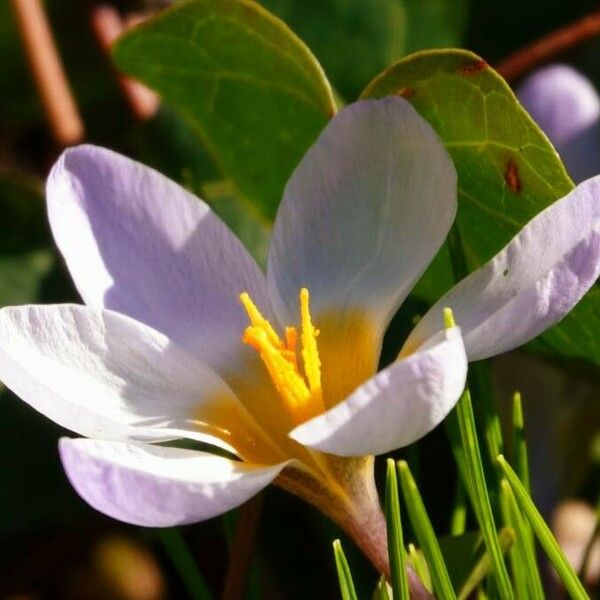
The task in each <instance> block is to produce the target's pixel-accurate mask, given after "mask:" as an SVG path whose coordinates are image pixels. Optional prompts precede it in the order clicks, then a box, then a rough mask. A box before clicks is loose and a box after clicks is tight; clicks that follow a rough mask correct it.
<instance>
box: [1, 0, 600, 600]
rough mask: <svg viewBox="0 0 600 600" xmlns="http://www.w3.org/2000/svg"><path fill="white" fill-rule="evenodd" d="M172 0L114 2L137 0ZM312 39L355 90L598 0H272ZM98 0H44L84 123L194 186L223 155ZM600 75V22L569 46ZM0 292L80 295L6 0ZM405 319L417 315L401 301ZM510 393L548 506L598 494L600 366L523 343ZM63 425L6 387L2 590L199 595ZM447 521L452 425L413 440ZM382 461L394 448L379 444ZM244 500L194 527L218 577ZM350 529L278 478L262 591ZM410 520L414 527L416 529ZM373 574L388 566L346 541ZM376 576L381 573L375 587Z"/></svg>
mask: <svg viewBox="0 0 600 600" xmlns="http://www.w3.org/2000/svg"><path fill="white" fill-rule="evenodd" d="M162 4H167V3H165V2H124V1H123V2H116V1H115V2H112V5H113V6H114V7H116V8H117V9H118V10H119V11H121V13H122V14H123V15H125V14H128V13H131V12H134V11H136V12H139V11H147V10H151V9H156V8H157V7H159V5H162ZM263 4H264V5H265V6H266V7H267V8H268V9H269V10H271V11H273V12H275V13H276V14H278V15H279V16H281V17H282V18H283V19H284V20H286V22H287V23H288V24H289V25H290V26H291V27H292V29H294V31H296V33H298V34H299V35H300V37H302V38H303V39H304V40H305V41H306V42H307V44H308V45H309V46H310V47H311V48H312V49H313V51H314V52H315V54H316V55H317V57H318V58H319V59H320V61H321V62H322V64H323V66H324V68H325V71H326V72H327V74H328V76H329V78H330V80H331V81H332V83H333V84H334V86H335V88H336V91H337V92H338V93H339V95H340V97H341V98H343V99H344V100H346V101H351V100H353V99H354V98H355V97H356V96H357V95H358V94H359V93H360V90H361V89H362V88H363V87H364V86H365V85H366V84H367V83H368V82H369V80H370V79H371V78H372V77H373V76H374V75H376V74H377V73H378V72H379V71H380V70H381V69H383V68H384V67H386V66H388V65H389V64H390V63H391V62H393V60H395V59H398V58H401V57H402V56H404V55H405V54H407V53H410V52H413V51H416V50H419V49H423V48H428V47H443V46H460V47H465V48H469V49H471V50H474V51H475V52H476V53H478V54H480V55H481V56H482V57H484V58H485V59H486V60H487V61H488V62H490V63H491V64H492V65H493V64H495V63H497V62H498V61H500V60H501V59H503V58H505V57H506V56H508V55H509V54H511V53H512V52H513V51H515V50H517V49H519V48H520V47H522V46H523V45H525V44H528V43H530V42H532V41H534V40H536V39H537V38H539V37H540V36H543V35H544V34H547V33H548V32H550V31H552V30H554V29H556V28H558V27H561V26H564V25H565V24H567V23H569V22H571V21H573V20H575V19H578V18H580V17H582V16H584V15H586V14H588V13H590V12H591V11H594V10H598V9H600V3H597V2H591V1H589V0H570V2H564V0H502V1H498V0H470V1H469V0H404V2H401V0H389V1H386V0H266V1H265V2H264V3H263ZM94 6H95V5H94V3H92V2H86V1H85V0H48V1H47V2H46V8H47V11H48V15H49V19H50V23H51V25H52V28H53V31H54V35H55V36H56V42H57V45H58V48H59V51H60V55H61V57H62V59H63V61H64V65H65V69H66V73H67V76H68V80H69V82H70V84H71V85H72V88H73V92H74V95H75V98H76V101H77V105H78V107H79V110H80V112H81V115H82V118H83V122H84V124H85V129H86V134H85V139H86V140H87V141H90V142H93V143H95V144H100V145H105V146H108V147H111V148H114V149H117V150H119V151H121V152H123V153H125V154H127V155H130V156H133V157H135V158H137V159H139V160H141V161H143V162H146V163H148V164H151V165H153V166H155V167H157V168H158V169H160V170H161V171H163V172H164V173H166V174H168V175H170V176H171V177H173V178H175V179H177V180H179V181H181V182H183V183H184V184H186V185H188V186H189V187H192V188H193V189H196V190H198V189H200V187H201V186H202V185H203V184H205V183H206V182H207V181H210V179H211V178H214V177H215V168H214V166H213V165H212V164H211V162H210V159H209V158H208V157H207V155H205V154H204V153H203V151H202V150H201V149H200V148H199V147H198V142H197V140H196V138H195V137H193V135H192V133H191V132H190V131H189V130H188V129H187V128H186V126H185V124H184V123H183V122H182V121H181V120H179V118H178V116H177V115H176V114H175V113H174V112H173V111H172V110H171V109H170V108H169V107H168V106H163V107H161V108H160V109H159V111H158V112H157V113H156V115H155V116H154V117H152V118H151V119H149V120H145V121H141V120H139V119H136V118H135V117H134V116H133V114H132V111H131V107H130V105H129V104H128V102H127V101H125V100H124V98H123V95H122V93H121V90H120V89H119V86H118V84H117V82H116V78H115V74H114V71H113V67H112V66H111V64H110V61H109V58H108V57H107V54H106V52H104V51H103V49H102V48H101V45H100V44H99V43H98V41H97V38H96V37H95V35H94V33H93V31H92V28H91V26H90V13H91V10H92V9H93V8H94ZM559 58H560V60H561V61H564V62H568V63H570V64H572V65H574V66H576V67H577V68H579V69H580V70H582V71H583V72H584V73H585V74H587V75H588V76H589V77H590V78H591V79H592V81H594V83H596V84H598V85H600V39H599V40H597V41H594V40H592V41H589V42H586V43H583V44H581V45H579V46H577V47H576V48H575V49H573V50H571V51H569V52H568V53H567V54H563V55H561V56H560V57H559ZM0 81H2V89H1V93H0V305H10V304H21V303H29V302H44V303H50V302H64V301H78V298H77V296H76V293H75V291H74V290H73V288H72V286H71V284H70V281H69V278H68V275H67V274H66V272H65V269H64V267H63V265H62V263H61V261H60V259H59V258H58V256H57V254H56V252H55V250H54V248H53V246H52V242H51V239H50V236H49V232H48V228H47V225H46V221H45V212H44V206H43V191H42V190H43V180H44V177H45V175H46V173H47V171H48V169H49V167H50V165H51V164H52V163H53V161H54V160H55V159H56V158H57V156H58V154H59V153H60V151H61V146H60V144H59V143H57V141H56V140H55V138H54V137H53V135H52V134H51V131H50V130H49V128H48V124H47V121H46V119H45V116H44V111H43V109H42V105H41V103H40V100H39V96H38V94H37V91H36V88H35V86H34V84H33V81H32V77H31V74H30V70H29V68H28V65H27V62H26V59H25V55H24V52H23V44H22V41H21V39H20V37H19V34H18V30H17V28H16V25H15V20H14V17H13V14H12V12H11V4H10V2H7V1H3V2H1V3H0ZM394 327H395V328H396V329H395V331H394V334H395V335H396V334H401V332H402V331H404V330H405V329H406V324H405V323H403V320H402V314H401V315H400V316H399V317H398V319H396V321H395V324H394ZM492 373H493V378H494V382H495V389H496V400H497V401H498V403H499V405H500V407H503V406H505V405H506V401H507V400H508V398H509V397H510V395H511V393H512V391H513V390H514V389H516V388H518V389H520V390H522V392H523V397H524V407H525V416H526V423H527V430H528V435H529V443H530V448H531V462H532V475H533V484H534V494H535V496H536V500H537V501H538V503H539V505H540V506H541V508H542V510H543V511H544V514H545V515H546V516H548V517H549V516H550V515H551V512H552V511H553V510H554V509H555V507H556V505H557V502H558V501H559V499H562V498H578V499H581V500H584V501H586V502H588V503H592V504H593V503H594V502H595V500H596V497H595V495H596V494H597V492H598V482H599V469H600V467H599V465H600V462H599V461H600V456H599V455H600V448H598V446H599V444H598V442H596V445H595V447H596V456H594V454H593V452H591V451H590V448H592V449H593V448H594V444H593V443H592V442H591V440H593V438H594V436H598V434H599V430H600V403H599V399H600V394H599V389H600V388H599V385H598V384H599V373H598V371H597V369H593V368H588V367H585V366H581V365H567V364H564V363H561V364H552V363H550V362H547V361H544V360H542V359H541V358H538V357H535V356H530V355H526V354H524V353H513V354H511V355H508V356H504V357H500V358H499V359H497V360H496V361H495V362H494V363H493V365H492ZM65 433H67V432H64V431H61V430H59V429H58V428H57V427H56V426H55V425H53V424H52V423H51V422H50V421H48V420H46V419H45V418H43V417H41V416H40V415H38V414H37V413H35V412H34V411H33V410H32V409H30V408H29V407H28V406H26V405H25V404H23V403H21V402H20V401H19V400H17V399H16V398H14V397H13V396H12V395H11V394H9V393H8V392H6V391H5V390H4V391H2V393H1V396H0V599H9V598H10V599H11V600H17V599H19V600H26V599H28V600H29V599H30V600H37V599H40V600H41V599H47V598H48V599H49V598H64V599H80V598H81V599H85V598H90V599H94V598H116V599H124V600H126V599H131V600H151V599H160V598H185V597H188V592H187V590H186V588H185V584H184V579H185V577H182V575H181V573H180V572H178V571H177V569H176V568H175V567H174V563H173V560H172V558H173V554H174V553H175V554H177V552H178V551H179V545H178V539H177V538H176V537H175V538H173V537H170V536H169V535H168V534H165V533H164V532H157V531H148V530H139V529H136V528H133V527H128V526H125V525H122V524H120V523H117V522H115V521H112V520H110V519H108V518H105V517H103V516H101V515H99V514H98V513H96V512H94V511H92V510H91V509H89V508H88V507H87V506H86V505H85V504H84V503H83V502H82V501H81V500H80V499H79V498H78V497H77V496H76V495H75V494H74V492H73V491H72V490H71V488H70V486H69V484H68V483H67V481H66V479H65V477H64V475H63V472H62V469H61V467H60V464H59V461H58V454H57V449H56V442H57V439H58V437H59V436H60V435H63V434H65ZM398 455H399V456H400V455H402V456H404V457H405V458H407V459H408V460H409V461H410V462H411V465H412V466H413V471H414V472H415V473H416V475H417V477H418V479H419V484H420V486H421V490H422V492H423V495H424V497H425V501H426V503H427V506H428V509H429V510H430V513H431V515H432V517H433V520H434V524H435V525H436V527H437V528H438V531H446V530H447V528H448V523H447V522H446V519H447V517H446V515H447V514H448V510H447V507H448V505H449V504H450V503H451V502H452V499H453V496H454V485H455V484H454V481H455V479H454V477H455V472H454V466H453V463H452V461H451V455H450V452H449V451H448V444H447V441H446V438H445V435H444V433H443V431H439V430H438V431H434V432H433V433H432V434H430V435H429V436H428V437H427V438H426V439H424V440H423V441H422V442H420V443H419V444H417V445H415V446H413V447H411V448H410V449H408V450H407V451H405V452H403V453H399V454H398ZM381 462H383V461H381ZM234 520H235V515H228V516H226V517H225V518H219V519H213V520H212V521H210V522H207V523H203V524H200V525H196V526H192V527H186V528H185V529H184V530H183V535H184V537H185V539H186V541H187V543H188V545H189V548H190V550H191V552H192V554H193V556H194V557H195V559H196V560H197V561H198V563H199V565H200V569H201V571H202V573H203V574H204V576H205V578H206V580H207V583H208V586H209V587H210V588H211V590H212V591H213V593H214V594H215V596H218V595H219V594H220V590H221V586H222V582H223V578H224V575H225V572H226V568H227V560H228V540H229V539H230V538H231V530H232V526H233V522H234ZM339 536H340V533H339V532H338V531H336V529H335V527H334V526H333V525H331V524H330V523H329V522H328V521H327V520H326V519H325V518H324V517H322V516H321V515H319V514H317V513H316V512H315V511H314V510H312V509H311V508H309V507H307V506H305V505H303V504H302V503H301V502H300V501H299V500H297V499H296V498H293V497H291V496H289V495H286V494H284V493H283V492H281V491H279V490H278V489H275V488H273V487H271V488H269V489H268V490H267V491H266V492H265V493H264V507H263V512H262V522H261V526H260V529H259V533H258V540H257V557H256V560H255V562H254V568H253V573H252V577H251V585H250V591H249V597H251V598H258V597H261V598H337V597H338V590H337V580H336V578H335V571H334V564H333V557H332V552H331V541H332V540H333V539H334V537H339ZM409 536H410V533H409ZM345 548H346V549H347V551H348V555H349V560H350V561H351V563H352V564H353V566H354V572H355V574H356V576H357V577H359V578H361V581H360V582H359V585H360V586H362V588H361V589H362V591H363V593H364V594H365V596H361V597H367V595H366V594H367V592H366V591H365V590H368V589H369V586H371V585H372V584H373V581H374V578H375V574H374V573H373V572H372V571H371V569H370V567H369V566H368V565H367V564H366V563H364V561H363V559H362V558H361V557H360V555H359V554H358V552H355V551H353V549H352V545H351V543H350V542H349V541H348V542H347V543H346V544H345ZM371 589H372V588H371Z"/></svg>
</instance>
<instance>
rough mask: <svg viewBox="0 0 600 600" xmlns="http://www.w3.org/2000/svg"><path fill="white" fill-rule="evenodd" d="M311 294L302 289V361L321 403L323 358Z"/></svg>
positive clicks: (309, 382)
mask: <svg viewBox="0 0 600 600" xmlns="http://www.w3.org/2000/svg"><path fill="white" fill-rule="evenodd" d="M308 302H309V294H308V290H307V289H306V288H302V289H301V290H300V322H301V323H302V362H303V364H304V374H305V375H306V379H308V385H309V386H310V391H311V394H312V395H313V396H314V397H315V399H316V400H318V401H319V402H320V403H323V391H322V388H321V360H320V359H319V350H318V348H317V336H318V335H319V332H318V331H317V329H315V327H314V325H313V323H312V319H311V318H310V309H309V305H308Z"/></svg>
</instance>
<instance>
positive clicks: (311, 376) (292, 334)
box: [240, 288, 325, 423]
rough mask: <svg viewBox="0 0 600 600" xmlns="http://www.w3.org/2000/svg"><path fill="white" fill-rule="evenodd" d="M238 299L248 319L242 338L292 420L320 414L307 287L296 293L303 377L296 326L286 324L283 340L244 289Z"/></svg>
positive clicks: (314, 333)
mask: <svg viewBox="0 0 600 600" xmlns="http://www.w3.org/2000/svg"><path fill="white" fill-rule="evenodd" d="M240 300H241V302H242V304H243V305H244V308H245V309H246V313H247V314H248V318H249V320H250V326H249V327H247V328H246V331H245V332H244V335H243V337H242V341H243V342H244V343H246V344H248V345H249V346H252V347H253V348H254V349H256V350H257V351H258V353H259V355H260V357H261V359H262V361H263V362H264V364H265V366H266V368H267V371H268V372H269V375H270V376H271V380H272V381H273V384H274V386H275V388H276V389H277V391H278V392H279V395H280V396H281V398H282V399H283V401H284V402H285V403H286V405H287V407H288V409H289V411H290V413H291V415H292V418H293V420H294V422H295V423H302V422H304V421H306V420H308V419H310V418H312V417H315V416H316V415H318V414H320V413H322V412H323V411H324V409H325V408H324V404H323V392H322V389H321V361H320V359H319V352H318V348H317V341H316V337H317V335H318V331H317V330H316V329H315V327H314V326H313V323H312V319H311V316H310V310H309V304H308V302H309V296H308V290H306V289H305V288H303V289H302V290H301V292H300V316H301V319H300V321H301V327H302V329H301V332H302V335H301V346H302V350H301V351H302V362H303V366H304V374H305V376H306V379H305V378H304V377H303V376H302V374H301V373H300V370H299V368H298V357H297V350H296V347H297V343H298V333H297V331H296V328H295V327H286V329H285V342H284V341H282V339H281V338H280V337H279V335H277V333H276V332H275V330H274V329H273V327H272V326H271V324H270V323H269V321H268V320H267V319H265V318H264V317H263V315H262V314H261V313H260V311H259V310H258V308H257V307H256V305H255V304H254V302H253V301H252V299H251V298H250V296H249V295H248V294H247V293H246V292H244V293H243V294H241V295H240Z"/></svg>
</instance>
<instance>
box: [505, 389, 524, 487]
mask: <svg viewBox="0 0 600 600" xmlns="http://www.w3.org/2000/svg"><path fill="white" fill-rule="evenodd" d="M512 434H513V439H512V444H513V445H512V450H513V464H514V465H515V471H516V472H517V476H518V477H519V479H520V480H521V483H522V484H523V487H524V488H525V489H526V490H527V493H528V494H531V483H530V479H529V458H528V455H527V442H526V441H525V419H524V418H523V403H522V401H521V393H520V392H515V393H514V394H513V405H512ZM498 454H502V453H501V452H498Z"/></svg>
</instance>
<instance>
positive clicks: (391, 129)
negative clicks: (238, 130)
mask: <svg viewBox="0 0 600 600" xmlns="http://www.w3.org/2000/svg"><path fill="white" fill-rule="evenodd" d="M455 213H456V173H455V170H454V166H453V164H452V161H451V160H450V158H449V156H448V154H447V152H446V150H445V149H444V147H443V146H442V144H441V142H440V140H439V138H438V137H437V135H436V133H435V132H434V130H433V129H432V128H431V126H430V125H429V124H428V123H427V122H426V121H425V120H423V119H422V118H421V117H420V116H419V115H418V114H417V112H416V111H415V110H414V108H413V107H412V106H411V105H410V104H409V103H408V102H406V101H405V100H404V99H402V98H398V97H390V98H385V99H382V100H363V101H360V102H357V103H355V104H352V105H350V106H349V107H347V108H345V109H344V110H342V111H340V112H339V113H338V114H337V115H336V116H335V117H334V118H333V119H332V120H331V121H330V122H329V124H328V125H327V127H326V128H325V130H324V131H323V133H322V134H321V135H320V137H319V139H318V140H317V142H316V143H315V144H314V145H313V146H312V148H310V149H309V151H308V153H307V154H306V155H305V157H304V158H303V160H302V162H301V163H300V165H299V166H298V168H297V169H296V170H295V172H294V174H293V175H292V177H291V179H290V181H289V182H288V184H287V187H286V189H285V193H284V198H283V201H282V204H281V207H280V209H279V212H278V214H277V218H276V221H275V227H274V232H273V239H272V242H271V247H270V250H269V261H268V269H267V280H268V285H269V290H270V291H271V295H272V297H273V302H274V303H275V307H276V309H277V310H278V313H279V315H280V318H281V320H283V321H286V322H293V321H295V320H296V319H297V314H298V313H297V306H298V291H299V289H300V288H301V287H307V288H308V289H309V290H310V294H311V307H312V311H313V313H314V316H315V322H316V323H317V325H318V326H319V327H321V324H320V323H319V316H320V315H328V314H330V313H336V314H337V315H338V316H337V317H336V324H337V326H338V327H339V328H340V329H342V330H345V331H346V333H347V332H348V331H350V330H351V328H352V327H351V322H353V321H355V320H356V318H357V316H359V317H360V316H362V315H364V316H365V319H366V320H368V321H369V324H370V326H371V327H372V329H373V331H374V335H373V339H374V344H375V345H376V346H377V348H378V347H379V344H380V343H381V336H382V335H383V332H384V331H385V329H386V327H387V325H388V322H389V319H390V318H391V316H392V315H393V313H394V312H395V310H396V309H397V307H398V306H399V304H400V303H401V302H402V300H403V299H404V298H405V297H406V296H407V294H408V293H409V292H410V290H411V288H412V287H413V285H414V283H415V282H416V280H417V279H418V278H419V277H420V275H421V274H422V273H423V271H424V270H425V268H426V267H427V266H428V264H429V263H430V261H431V260H432V258H433V257H434V255H435V254H436V252H437V250H438V249H439V247H440V246H441V244H442V243H443V241H444V239H445V237H446V235H447V233H448V230H449V229H450V226H451V224H452V221H453V220H454V216H455ZM340 314H341V317H340ZM344 315H345V316H346V321H348V322H346V323H344ZM349 323H350V326H348V325H349ZM325 334H326V332H324V333H323V335H325Z"/></svg>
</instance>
